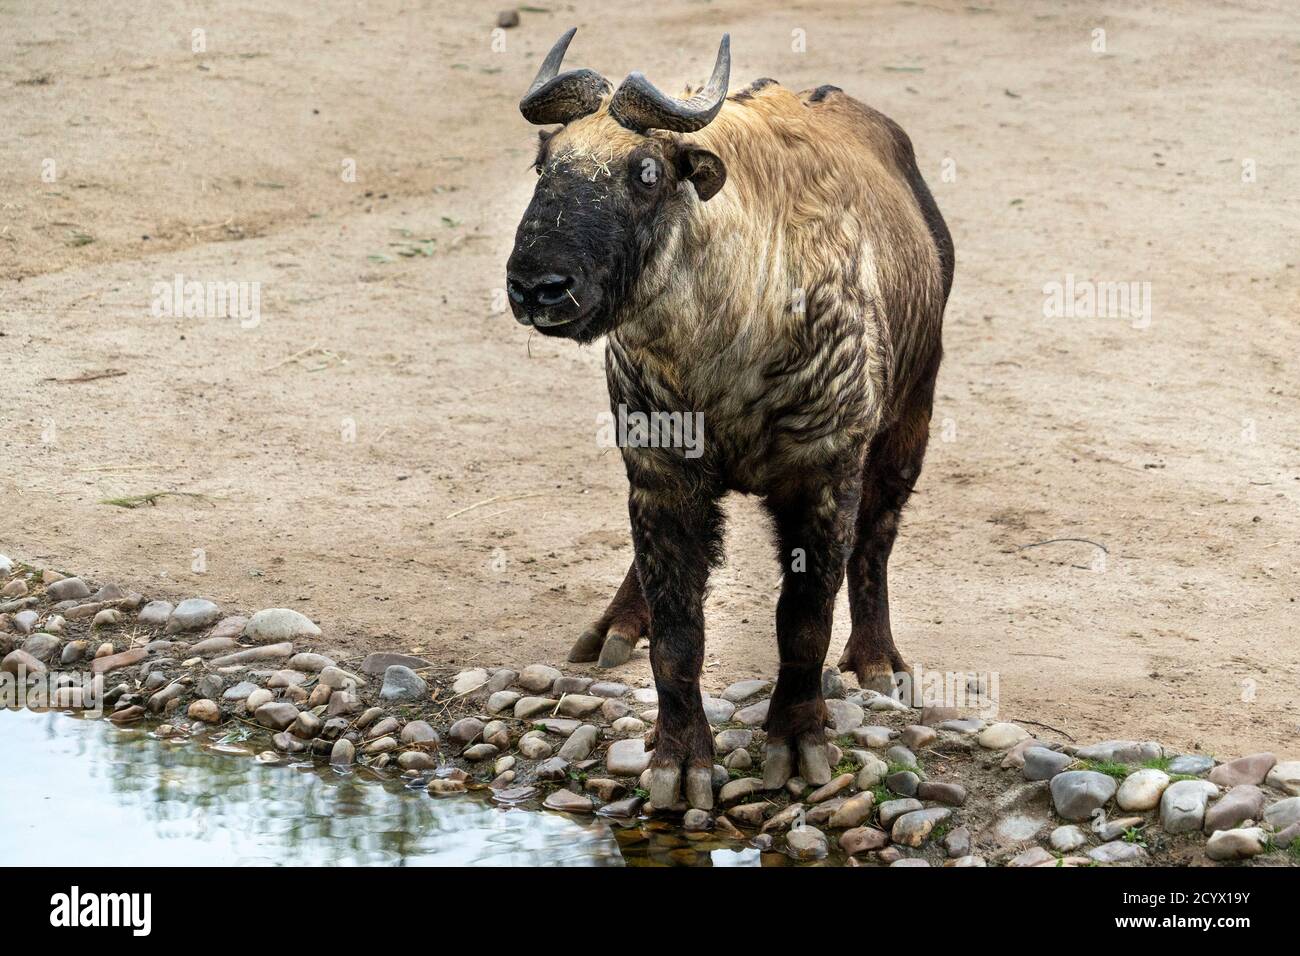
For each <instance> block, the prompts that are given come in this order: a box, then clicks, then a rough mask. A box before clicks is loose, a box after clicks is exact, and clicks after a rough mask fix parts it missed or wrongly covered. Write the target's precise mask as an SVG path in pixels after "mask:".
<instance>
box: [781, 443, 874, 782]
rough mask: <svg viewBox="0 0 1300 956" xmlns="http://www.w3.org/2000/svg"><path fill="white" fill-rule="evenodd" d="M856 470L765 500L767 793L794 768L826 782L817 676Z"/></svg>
mask: <svg viewBox="0 0 1300 956" xmlns="http://www.w3.org/2000/svg"><path fill="white" fill-rule="evenodd" d="M859 468H860V466H859V463H858V460H857V459H856V458H855V459H853V460H852V461H849V462H845V463H844V464H843V465H842V466H841V467H840V468H838V469H834V468H832V469H831V470H830V474H829V475H824V476H823V480H824V483H822V482H819V483H818V484H815V485H808V486H804V487H801V488H798V489H794V490H791V491H787V492H783V493H782V494H780V495H773V496H771V497H769V498H768V500H767V506H768V509H769V510H770V511H771V513H772V517H773V519H774V520H775V523H776V534H777V542H778V547H779V549H780V560H781V569H782V572H783V579H782V585H781V597H780V599H779V600H778V601H777V605H776V640H777V646H778V648H779V649H780V653H781V669H780V671H779V673H778V675H777V680H776V689H775V690H774V691H773V693H772V703H771V705H770V708H769V710H768V716H767V754H766V757H765V759H764V764H763V786H764V787H765V788H766V789H768V790H775V789H777V788H778V787H781V786H784V785H785V782H786V781H787V780H788V779H789V778H790V776H791V775H792V774H793V773H794V770H795V763H796V761H797V762H798V766H799V773H800V775H801V776H802V777H803V778H804V779H805V780H806V781H807V782H808V783H810V784H813V785H815V786H820V785H821V784H824V783H829V782H830V779H831V768H830V764H829V762H828V760H827V757H826V733H825V725H826V704H825V702H824V701H823V700H822V685H821V674H822V665H823V664H824V663H825V662H826V649H827V647H828V646H829V645H830V640H831V623H832V618H833V616H834V613H835V595H836V594H837V593H839V590H840V585H841V584H842V583H843V581H844V565H845V561H846V560H847V558H848V552H849V546H850V542H851V541H852V534H853V520H854V515H856V514H857V510H858V494H859V488H858V486H859V482H860V480H861V478H860V472H859Z"/></svg>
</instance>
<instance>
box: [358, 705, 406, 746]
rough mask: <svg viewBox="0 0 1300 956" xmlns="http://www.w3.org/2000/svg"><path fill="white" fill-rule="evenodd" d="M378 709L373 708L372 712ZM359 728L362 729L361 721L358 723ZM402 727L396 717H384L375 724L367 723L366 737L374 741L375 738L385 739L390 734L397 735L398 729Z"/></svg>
mask: <svg viewBox="0 0 1300 956" xmlns="http://www.w3.org/2000/svg"><path fill="white" fill-rule="evenodd" d="M378 709H379V708H377V707H374V708H371V710H378ZM366 713H367V714H369V713H370V711H366ZM357 726H358V727H361V721H357ZM400 726H401V725H400V724H399V723H398V722H397V718H396V717H384V718H382V719H381V720H376V721H375V722H374V723H367V724H366V725H365V731H366V737H368V738H370V739H371V740H373V739H374V738H375V737H384V736H386V735H388V734H394V733H397V729H398V727H400Z"/></svg>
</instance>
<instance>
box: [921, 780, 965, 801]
mask: <svg viewBox="0 0 1300 956" xmlns="http://www.w3.org/2000/svg"><path fill="white" fill-rule="evenodd" d="M916 796H917V798H918V799H920V800H933V801H934V802H935V803H942V804H944V805H945V806H949V807H960V806H963V805H964V804H965V803H966V788H965V787H963V786H962V785H961V784H959V783H952V782H950V781H947V780H922V781H921V785H920V786H919V787H917V788H916Z"/></svg>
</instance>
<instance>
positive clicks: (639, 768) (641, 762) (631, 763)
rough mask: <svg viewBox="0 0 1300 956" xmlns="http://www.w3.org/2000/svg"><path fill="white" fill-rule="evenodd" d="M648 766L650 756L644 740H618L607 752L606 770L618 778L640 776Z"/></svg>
mask: <svg viewBox="0 0 1300 956" xmlns="http://www.w3.org/2000/svg"><path fill="white" fill-rule="evenodd" d="M648 766H650V754H649V753H647V752H646V749H645V741H644V740H640V739H636V738H633V739H630V740H616V741H614V742H613V743H612V744H610V745H609V749H608V750H607V751H606V752H605V769H606V770H608V771H609V772H610V773H611V774H613V775H614V776H616V777H636V776H640V775H641V773H642V772H643V771H644V770H645V769H646V767H648Z"/></svg>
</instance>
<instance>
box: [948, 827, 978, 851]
mask: <svg viewBox="0 0 1300 956" xmlns="http://www.w3.org/2000/svg"><path fill="white" fill-rule="evenodd" d="M943 849H944V852H946V853H947V854H948V857H949V858H950V859H959V858H961V857H964V856H968V855H969V854H970V849H971V834H970V830H968V829H966V827H958V828H957V829H955V830H951V831H949V833H948V835H947V836H945V837H944V838H943Z"/></svg>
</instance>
